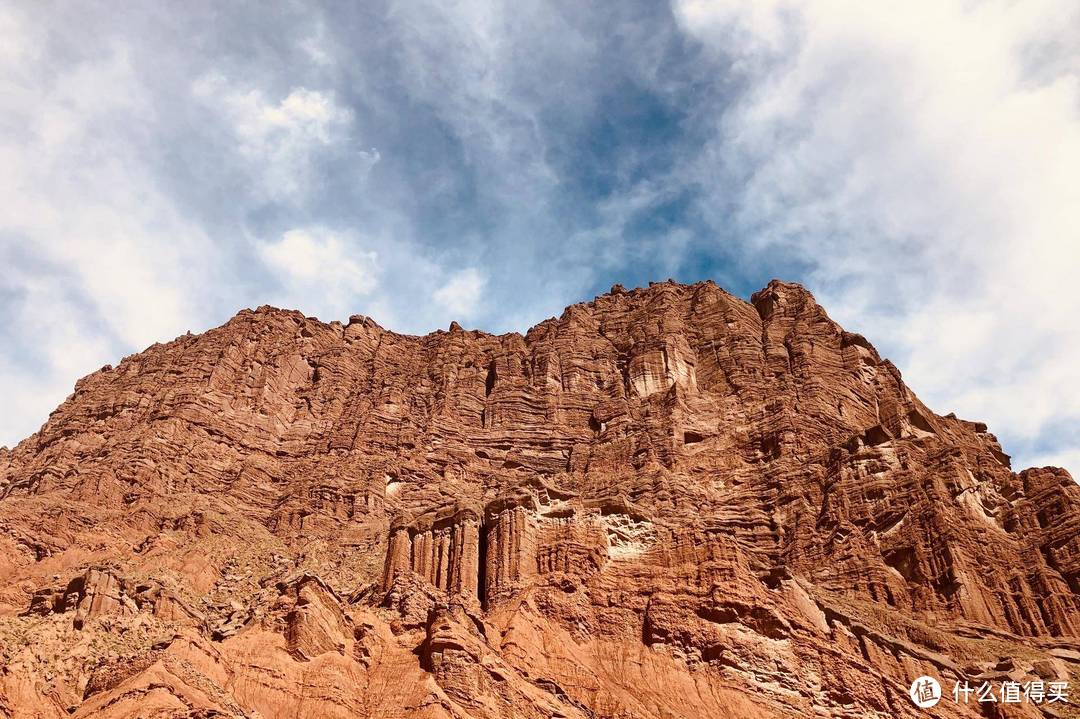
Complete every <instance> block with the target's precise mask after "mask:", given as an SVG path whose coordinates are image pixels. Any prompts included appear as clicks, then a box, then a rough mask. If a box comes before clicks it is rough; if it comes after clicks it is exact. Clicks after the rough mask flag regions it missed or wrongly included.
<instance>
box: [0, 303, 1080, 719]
mask: <svg viewBox="0 0 1080 719" xmlns="http://www.w3.org/2000/svg"><path fill="white" fill-rule="evenodd" d="M1003 657H1007V658H1008V659H1007V660H1006V659H1003ZM1078 661H1080V488H1078V487H1077V486H1076V485H1075V483H1074V482H1073V480H1072V478H1071V477H1070V476H1069V475H1068V473H1066V472H1065V471H1064V470H1059V469H1051V468H1044V469H1030V470H1025V471H1023V472H1021V473H1019V474H1016V473H1014V472H1013V471H1012V470H1011V469H1010V467H1009V458H1008V456H1007V455H1006V454H1004V453H1003V451H1002V449H1001V447H1000V446H999V444H998V442H997V441H996V439H995V438H994V436H993V435H992V434H989V433H988V432H987V428H986V426H985V425H982V424H979V423H976V422H969V421H965V420H961V419H957V418H956V417H954V416H951V415H950V416H944V417H942V416H939V415H937V414H935V413H934V412H933V411H931V410H930V409H928V408H927V407H925V406H924V405H923V404H922V403H921V402H920V401H919V400H918V399H917V398H916V397H915V396H914V395H913V394H912V392H911V391H910V390H909V389H908V388H907V387H906V386H905V385H904V383H903V381H902V379H901V376H900V373H899V371H897V369H896V368H895V367H893V365H892V364H890V363H889V362H888V361H886V360H882V359H881V358H880V357H879V356H878V353H877V352H876V351H875V350H874V348H873V347H872V346H871V345H870V343H869V342H867V341H866V340H865V339H864V338H863V337H861V336H859V335H855V334H851V333H848V332H845V331H843V330H842V329H841V328H840V327H838V326H837V325H836V324H835V323H834V322H832V321H831V320H830V319H829V317H828V316H827V315H826V313H825V311H824V310H823V309H822V308H821V307H819V306H818V305H817V303H816V302H815V301H814V299H813V298H812V297H811V296H810V294H809V293H807V292H806V291H805V290H804V289H802V288H801V287H799V286H797V285H791V284H785V283H781V282H772V283H770V284H769V286H768V287H766V288H765V289H763V290H761V291H760V292H758V293H756V294H755V295H754V296H753V298H752V300H751V302H749V303H747V302H745V301H743V300H740V299H738V298H735V297H733V296H731V295H729V294H727V293H726V292H724V291H723V290H721V289H719V288H718V287H716V286H715V285H713V284H711V283H702V284H698V285H693V286H682V285H677V284H673V283H661V284H655V285H652V286H650V287H649V288H647V289H639V290H634V291H629V292H628V291H625V290H623V289H622V288H619V287H616V288H613V290H612V292H611V293H609V294H607V295H604V296H602V297H599V298H597V299H596V300H594V301H593V302H590V303H587V304H581V305H575V306H573V307H570V308H568V309H567V310H566V311H565V312H564V313H563V315H562V317H560V318H559V319H551V320H548V321H546V322H543V323H541V324H540V325H538V326H536V327H534V328H533V329H531V330H530V331H529V332H528V334H526V335H525V336H521V335H519V334H509V335H503V336H492V335H488V334H484V333H481V332H474V331H464V330H462V329H461V328H459V327H458V326H457V325H453V326H452V327H451V328H450V331H448V332H441V331H440V332H436V333H433V334H431V335H428V336H426V337H409V336H403V335H399V334H395V333H393V332H389V331H386V330H384V329H382V328H381V327H379V326H378V325H377V324H376V323H375V322H374V321H372V320H371V319H368V318H365V317H354V318H352V320H351V321H350V322H349V324H348V325H342V324H339V323H331V324H329V325H327V324H322V323H320V322H318V321H316V320H314V319H309V318H305V317H303V316H302V315H300V314H299V313H296V312H288V311H282V310H276V309H271V308H260V309H259V310H256V311H250V310H245V311H243V312H241V313H240V314H238V315H237V316H236V317H235V318H233V319H232V320H231V321H229V322H228V323H227V324H225V325H224V326H222V327H220V328H217V329H214V330H211V331H209V332H207V333H205V334H203V335H198V336H186V337H181V338H179V339H177V340H175V341H173V342H170V343H168V344H165V345H155V346H153V347H151V348H149V349H147V350H146V351H145V352H142V353H140V354H137V355H133V356H131V357H128V358H126V359H125V360H124V361H123V362H121V363H120V364H119V366H117V367H115V368H111V367H105V368H103V369H102V370H101V371H99V372H97V373H95V374H93V375H90V376H88V377H86V378H84V379H82V380H80V382H79V383H78V384H77V385H76V388H75V393H74V394H73V395H72V396H71V397H69V398H68V400H67V401H66V402H65V403H64V404H63V405H61V406H60V407H59V408H58V409H57V410H56V411H55V412H54V413H53V414H52V416H51V417H50V418H49V421H48V422H47V423H46V424H45V426H44V427H43V428H42V429H41V431H40V432H39V433H37V434H36V435H34V436H32V437H30V438H29V439H27V440H25V441H24V442H22V443H21V444H19V445H18V446H17V447H15V448H14V449H12V450H9V451H4V450H0V667H2V668H0V717H61V716H65V717H66V716H71V715H73V716H76V717H110V718H111V717H143V716H155V717H188V716H200V717H204V716H205V717H209V716H235V717H296V716H320V717H322V716H327V717H386V718H390V717H431V718H436V717H472V718H474V719H480V718H484V719H488V718H494V717H511V716H513V717H530V718H531V717H536V718H540V717H543V718H544V719H548V718H550V717H560V716H561V717H567V718H569V717H573V718H575V719H576V718H579V717H591V718H593V719H599V718H602V717H603V718H611V719H615V718H620V719H622V718H629V717H649V718H657V719H659V718H670V717H689V718H697V717H702V718H704V717H743V716H748V715H750V714H754V715H756V716H761V717H772V716H776V717H787V716H811V715H818V716H853V717H855V716H857V717H865V716H870V717H872V716H881V717H884V716H907V715H910V716H918V715H922V714H921V712H920V710H918V709H916V708H915V707H914V706H913V704H912V703H911V700H910V699H909V698H908V695H907V691H908V686H909V684H910V683H911V681H912V679H914V678H915V677H916V676H918V675H920V674H930V675H932V676H936V677H938V678H939V679H940V680H941V682H942V684H943V685H947V686H948V687H951V686H952V682H953V681H955V680H957V679H960V680H962V679H965V678H967V679H969V680H972V681H973V682H974V681H977V680H979V681H981V679H977V678H980V677H982V678H985V677H991V678H994V677H997V678H998V679H1000V678H1002V677H1004V676H1015V677H1025V676H1026V677H1035V676H1042V677H1044V678H1047V679H1051V678H1057V677H1062V678H1068V677H1069V676H1070V675H1071V674H1072V672H1074V671H1075V670H1076V669H1077V668H1078V667H1080V664H1077V663H1074V662H1078ZM978 708H979V705H978V704H973V705H971V706H970V707H968V708H967V709H965V707H964V706H963V705H955V704H952V702H944V701H943V702H942V703H941V704H939V705H938V707H937V708H936V709H935V710H934V711H935V712H937V715H939V716H952V715H956V716H962V715H966V714H965V712H971V713H972V714H974V713H975V712H976V711H977V709H978ZM1003 709H1007V710H1008V711H1007V712H1006V714H1003V715H1008V716H1025V715H1031V716H1039V713H1038V712H1039V709H1038V708H1037V707H1036V706H1035V705H1018V706H1010V707H1003ZM1025 712H1026V714H1025Z"/></svg>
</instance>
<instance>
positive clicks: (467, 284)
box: [431, 268, 487, 319]
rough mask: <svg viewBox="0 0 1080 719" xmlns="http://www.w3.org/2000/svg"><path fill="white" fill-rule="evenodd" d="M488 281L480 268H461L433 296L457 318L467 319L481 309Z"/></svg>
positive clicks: (437, 302)
mask: <svg viewBox="0 0 1080 719" xmlns="http://www.w3.org/2000/svg"><path fill="white" fill-rule="evenodd" d="M486 283H487V280H486V279H485V277H484V275H483V274H481V273H480V271H479V270H475V269H472V268H469V269H465V270H461V271H460V272H457V273H455V274H454V275H453V276H451V277H450V279H449V281H447V282H446V284H444V285H443V286H442V287H440V288H439V289H437V290H435V292H434V293H433V294H432V296H431V297H432V299H433V300H434V301H435V303H436V304H437V305H440V306H442V307H443V308H444V309H445V310H446V312H447V313H449V314H450V315H452V316H453V317H454V318H455V319H467V318H469V317H471V316H472V315H474V314H475V313H476V311H477V309H479V304H480V300H481V298H482V295H483V292H484V285H485V284H486Z"/></svg>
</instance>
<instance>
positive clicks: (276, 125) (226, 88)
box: [192, 74, 379, 201]
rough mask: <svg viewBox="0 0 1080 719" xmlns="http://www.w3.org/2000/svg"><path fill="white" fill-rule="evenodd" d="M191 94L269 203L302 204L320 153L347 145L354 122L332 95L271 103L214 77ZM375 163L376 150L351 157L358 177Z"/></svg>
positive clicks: (301, 91) (295, 93)
mask: <svg viewBox="0 0 1080 719" xmlns="http://www.w3.org/2000/svg"><path fill="white" fill-rule="evenodd" d="M192 93H193V95H194V96H195V97H196V98H197V99H199V100H201V101H202V102H204V103H206V104H207V105H208V106H210V107H211V108H212V109H214V110H215V111H216V112H218V113H220V114H221V115H222V116H223V117H224V118H225V120H226V121H227V122H228V124H229V126H230V128H231V130H232V133H233V134H234V136H235V138H236V140H237V141H238V143H239V145H238V150H239V152H240V154H241V155H242V156H243V157H244V158H246V159H247V161H248V162H249V163H250V166H251V172H252V175H253V176H254V177H255V178H256V181H257V183H258V186H259V187H260V188H261V190H262V192H263V194H264V195H265V197H266V198H267V199H270V200H279V201H280V200H302V199H303V198H304V197H305V196H306V195H307V193H308V192H309V191H310V190H311V189H312V187H313V185H314V183H315V182H316V180H317V175H316V173H315V168H314V161H315V159H316V158H317V156H318V153H320V152H324V151H326V150H327V149H328V148H330V147H331V146H334V145H335V144H339V143H344V142H346V141H347V140H348V137H349V129H350V127H351V125H352V120H353V116H352V112H351V111H350V110H349V109H348V108H346V107H343V106H341V105H340V104H339V103H338V102H337V101H336V100H335V99H334V97H333V95H331V94H328V93H323V92H319V91H315V90H309V89H308V88H305V87H298V88H294V89H293V90H292V91H291V92H289V94H288V95H286V96H285V97H283V98H282V99H281V100H280V101H279V102H276V103H275V102H273V101H271V100H267V99H266V97H265V95H264V93H263V92H262V91H261V90H259V89H243V88H238V87H236V86H234V85H233V84H231V83H230V82H229V81H228V80H227V79H226V78H225V77H223V76H222V75H220V74H214V75H209V76H206V77H203V78H201V79H200V80H198V81H197V82H196V83H195V84H194V86H193V88H192ZM378 161H379V153H378V151H377V150H375V149H374V148H372V149H370V150H357V151H356V152H355V162H356V164H357V173H358V175H359V176H364V175H366V174H367V172H368V171H369V170H370V169H371V168H372V167H373V166H374V165H375V163H377V162H378Z"/></svg>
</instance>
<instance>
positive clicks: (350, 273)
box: [260, 227, 379, 322]
mask: <svg viewBox="0 0 1080 719" xmlns="http://www.w3.org/2000/svg"><path fill="white" fill-rule="evenodd" d="M260 253H261V255H262V258H263V261H264V262H265V263H266V264H267V265H268V266H269V267H270V269H271V271H272V272H273V274H274V276H275V277H276V278H277V280H278V281H279V283H280V284H281V287H282V290H283V292H282V294H281V295H280V298H279V299H278V301H277V304H279V305H281V306H283V307H304V308H305V310H306V311H307V312H311V313H315V314H317V315H318V316H319V317H320V318H321V319H322V320H323V321H324V322H329V321H330V320H335V319H336V320H344V319H347V318H348V316H349V314H350V312H351V310H352V308H355V307H356V303H357V298H358V297H361V296H363V295H368V294H371V292H372V291H373V290H374V289H375V287H376V286H377V285H378V273H379V270H378V256H377V254H376V253H375V252H374V251H372V250H366V249H363V248H362V246H361V245H360V244H359V243H358V242H357V241H356V240H355V239H354V238H351V237H343V236H341V235H339V234H337V233H335V232H331V231H329V230H327V229H325V228H318V227H317V228H305V229H293V230H289V231H288V232H286V233H284V234H283V235H282V236H281V237H280V238H279V239H278V240H276V241H275V242H271V243H268V244H265V245H263V246H262V247H261V248H260Z"/></svg>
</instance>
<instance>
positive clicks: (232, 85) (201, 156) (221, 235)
mask: <svg viewBox="0 0 1080 719" xmlns="http://www.w3.org/2000/svg"><path fill="white" fill-rule="evenodd" d="M0 33H2V36H3V37H4V38H5V42H4V43H3V44H2V47H0V110H2V112H0V123H2V132H0V197H3V198H4V201H3V203H0V204H2V205H3V206H2V207H0V263H2V266H3V268H4V271H3V272H2V273H0V320H2V322H0V392H2V393H3V396H4V397H5V402H4V406H5V410H4V412H3V413H2V416H0V444H7V445H13V444H15V443H16V442H17V441H18V440H19V439H21V438H23V437H25V436H27V435H28V434H30V433H31V432H33V431H34V430H35V429H36V428H37V427H38V426H39V425H40V424H41V423H42V422H43V421H44V420H45V418H46V417H47V415H48V412H49V411H50V410H51V409H52V408H53V407H55V406H56V405H57V404H58V403H59V402H61V401H62V400H63V398H64V397H65V396H66V395H67V394H68V393H69V392H70V391H71V388H72V386H73V384H74V381H75V379H77V378H78V377H80V376H82V375H84V374H86V373H88V372H90V371H93V370H94V369H96V368H98V367H100V366H101V365H103V364H106V363H115V362H116V361H117V360H118V359H119V358H120V357H122V356H124V355H126V354H129V353H131V352H134V351H138V350H140V349H142V348H144V347H145V346H147V345H149V344H151V343H153V342H155V341H164V340H168V339H171V338H173V337H175V336H177V335H178V334H182V333H183V332H186V331H188V330H192V331H202V330H205V329H207V328H209V327H212V326H215V325H218V324H220V323H222V322H224V321H225V320H226V319H228V318H229V317H230V316H232V315H233V314H234V313H235V312H236V310H238V309H239V308H242V307H248V306H257V305H260V304H264V303H270V304H275V305H280V306H286V307H295V308H298V309H300V310H302V311H304V312H305V313H307V314H310V315H315V316H318V317H319V318H320V319H323V320H327V321H328V320H331V319H344V318H347V317H348V316H349V315H350V314H356V313H361V314H368V315H371V316H373V317H375V318H376V319H377V320H378V321H379V322H380V323H382V324H383V325H384V326H387V327H390V328H392V329H395V330H399V331H405V332H413V333H422V332H427V331H430V330H433V329H435V328H439V327H445V326H447V325H448V324H449V323H450V321H451V320H455V319H456V320H458V321H460V322H461V323H462V324H464V325H466V326H471V327H479V328H483V329H486V330H490V331H496V332H498V331H506V330H523V329H525V328H527V327H528V326H530V325H532V324H535V323H536V322H538V321H540V320H542V319H544V318H546V317H548V316H551V315H555V314H558V313H559V312H560V311H561V309H562V308H563V307H564V306H565V305H567V304H569V303H572V302H576V301H580V300H584V299H588V298H591V297H592V296H594V295H595V294H598V293H600V292H603V291H605V290H606V289H607V288H608V287H610V286H611V285H612V284H614V283H616V282H618V283H621V284H624V285H627V286H634V285H641V284H645V283H647V282H648V281H650V280H661V279H666V278H669V277H671V278H675V279H677V280H681V281H686V282H692V281H697V280H701V279H712V280H715V281H716V282H717V283H719V284H720V285H721V286H723V287H725V288H727V289H728V290H730V291H732V292H734V293H736V294H738V295H741V296H743V297H748V296H749V294H750V293H751V292H753V291H754V290H756V289H758V288H760V287H761V286H763V285H764V284H765V283H766V282H767V281H768V280H769V279H771V278H773V277H780V278H783V279H787V280H794V281H798V282H802V283H804V284H806V285H807V286H808V287H809V288H810V289H811V290H812V291H813V292H814V293H815V294H816V295H817V297H818V299H819V300H820V301H821V302H822V303H823V304H824V305H825V306H826V308H827V309H828V310H829V312H830V314H832V316H833V317H834V318H835V319H837V320H838V321H840V322H841V323H842V324H844V325H845V326H846V327H848V328H849V329H852V330H856V331H860V332H863V333H864V334H866V335H867V336H868V337H869V338H870V339H871V340H872V341H873V342H874V343H875V344H876V345H877V346H878V348H879V349H880V350H882V352H883V353H884V354H886V355H887V356H889V357H890V358H892V359H893V361H894V362H895V363H896V364H897V365H898V366H899V367H900V368H901V369H902V370H903V372H904V375H905V378H906V379H907V380H908V382H909V384H910V385H911V386H912V387H913V388H914V389H915V390H916V392H918V393H919V394H920V396H921V397H922V398H923V399H924V400H925V401H926V402H927V403H928V404H930V406H932V407H933V408H934V409H936V410H937V411H939V412H942V413H944V412H948V411H956V412H958V413H959V414H960V415H961V416H965V417H970V418H974V419H982V420H985V421H988V422H989V423H990V425H991V429H992V430H993V431H996V432H997V433H998V435H999V437H1001V438H1002V440H1003V442H1004V443H1005V448H1006V451H1010V452H1011V453H1013V454H1014V455H1015V456H1016V460H1017V464H1019V465H1022V466H1026V465H1028V464H1032V463H1037V464H1042V463H1056V464H1062V465H1064V466H1066V467H1068V468H1070V469H1073V470H1076V469H1080V362H1077V361H1076V358H1077V356H1078V352H1080V330H1078V327H1080V321H1078V319H1077V318H1080V295H1078V293H1077V292H1076V291H1075V289H1074V288H1075V284H1076V278H1077V276H1078V272H1080V169H1078V168H1080V6H1078V5H1077V4H1076V3H1074V2H1070V1H1069V0H1053V1H1048V2H1041V1H1040V0H1030V1H1028V2H1023V3H1014V2H968V1H967V0H962V1H961V0H934V1H927V2H922V1H918V0H917V1H915V2H912V3H905V4H904V5H903V6H902V7H898V8H897V9H891V8H888V7H886V6H885V5H882V4H880V3H862V2H846V1H841V0H821V1H817V2H794V1H784V0H757V1H754V2H751V1H750V0H746V1H740V0H716V1H715V2H704V1H702V0H676V1H675V2H672V3H671V4H665V3H663V2H635V1H632V0H629V1H625V2H618V3H610V4H599V3H580V2H561V3H560V2H545V3H534V2H530V1H529V0H516V1H515V2H512V3H500V2H496V1H492V2H482V3H481V2H449V3H447V2H414V1H412V0H408V1H406V0H401V1H397V0H395V1H393V2H381V1H374V0H373V1H370V2H362V3H323V4H316V3H310V4H309V3H304V4H299V3H297V4H278V5H277V6H276V9H275V10H274V11H270V10H269V9H268V6H267V5H265V4H261V3H199V2H192V3H184V4H182V5H176V4H171V5H167V4H162V3H130V4H128V7H127V8H126V9H125V10H124V11H123V12H118V8H117V6H116V4H115V3H104V2H103V3H90V2H63V3H47V2H16V3H7V4H5V5H4V6H3V7H0Z"/></svg>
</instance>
